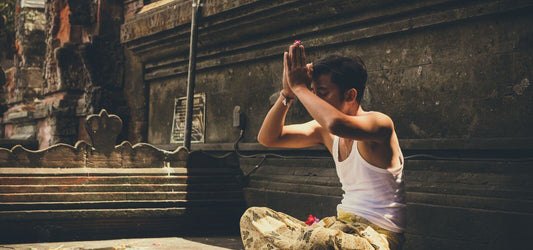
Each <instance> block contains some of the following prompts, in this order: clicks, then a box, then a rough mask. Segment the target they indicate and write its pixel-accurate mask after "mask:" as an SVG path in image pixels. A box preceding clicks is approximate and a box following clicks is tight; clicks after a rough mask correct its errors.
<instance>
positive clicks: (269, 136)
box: [257, 52, 323, 148]
mask: <svg viewBox="0 0 533 250" xmlns="http://www.w3.org/2000/svg"><path fill="white" fill-rule="evenodd" d="M287 55H288V53H287V52H285V53H284V56H283V90H282V91H283V92H282V93H283V94H282V95H284V96H286V97H289V98H295V97H296V96H295V95H294V93H293V91H292V89H291V88H290V86H289V83H288V64H287V63H288V62H287ZM283 98H284V97H283V96H281V95H280V97H279V98H278V100H277V101H276V103H275V104H274V106H272V108H271V109H270V111H269V112H268V114H267V116H266V117H265V120H264V121H263V125H262V126H261V129H260V130H259V135H258V136H257V140H258V141H259V143H261V144H263V145H264V146H267V147H286V148H304V147H310V146H315V145H317V144H319V143H322V141H323V140H322V136H321V134H320V130H323V129H321V128H320V125H319V124H318V123H317V122H316V121H311V122H308V123H304V124H295V125H289V126H284V125H285V116H286V115H287V111H288V110H289V107H290V105H291V103H292V101H289V102H288V103H287V105H286V106H285V105H284V104H283V103H282V100H283Z"/></svg>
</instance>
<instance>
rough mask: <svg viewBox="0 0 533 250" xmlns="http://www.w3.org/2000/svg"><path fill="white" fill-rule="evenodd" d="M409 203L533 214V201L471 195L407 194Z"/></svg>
mask: <svg viewBox="0 0 533 250" xmlns="http://www.w3.org/2000/svg"><path fill="white" fill-rule="evenodd" d="M407 203H408V204H409V203H416V204H427V205H438V206H449V207H462V208H468V209H485V210H497V211H508V212H520V213H528V214H532V211H533V201H528V200H517V199H503V198H493V197H479V196H471V195H468V196H467V195H451V194H431V193H417V192H407Z"/></svg>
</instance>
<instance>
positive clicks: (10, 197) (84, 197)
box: [0, 191, 243, 202]
mask: <svg viewBox="0 0 533 250" xmlns="http://www.w3.org/2000/svg"><path fill="white" fill-rule="evenodd" d="M239 197H240V198H242V197H243V193H242V191H226V192H187V191H176V192H71V193H8V194H0V202H21V201H28V202H29V201H107V200H148V199H157V200H185V199H189V200H190V199H216V198H218V199H233V198H239Z"/></svg>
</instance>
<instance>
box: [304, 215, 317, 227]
mask: <svg viewBox="0 0 533 250" xmlns="http://www.w3.org/2000/svg"><path fill="white" fill-rule="evenodd" d="M319 221H320V220H319V219H318V218H317V217H315V216H313V215H312V214H310V215H309V217H308V218H307V221H306V222H305V224H307V225H308V226H311V225H313V224H314V223H317V222H319Z"/></svg>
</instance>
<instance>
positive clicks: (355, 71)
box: [312, 54, 367, 104]
mask: <svg viewBox="0 0 533 250" xmlns="http://www.w3.org/2000/svg"><path fill="white" fill-rule="evenodd" d="M328 75H331V82H332V83H333V84H335V85H336V86H337V87H338V89H339V93H338V95H339V98H340V101H344V100H345V99H346V97H347V96H348V95H345V94H346V91H348V90H350V89H355V91H356V93H355V100H356V101H357V103H358V104H360V103H361V100H362V98H363V92H364V91H365V86H366V78H367V73H366V66H365V63H364V62H363V60H361V58H360V57H358V56H353V57H347V56H341V55H337V54H333V55H327V56H325V57H322V58H320V59H318V60H317V61H315V62H313V75H312V76H313V82H320V79H323V78H324V77H325V76H328ZM315 91H316V90H315ZM317 94H318V92H317Z"/></svg>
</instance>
